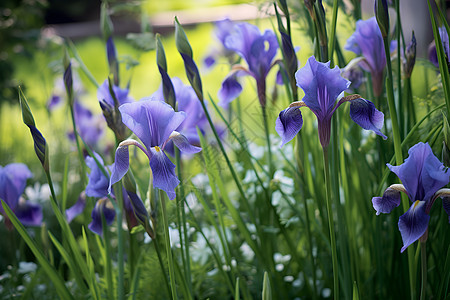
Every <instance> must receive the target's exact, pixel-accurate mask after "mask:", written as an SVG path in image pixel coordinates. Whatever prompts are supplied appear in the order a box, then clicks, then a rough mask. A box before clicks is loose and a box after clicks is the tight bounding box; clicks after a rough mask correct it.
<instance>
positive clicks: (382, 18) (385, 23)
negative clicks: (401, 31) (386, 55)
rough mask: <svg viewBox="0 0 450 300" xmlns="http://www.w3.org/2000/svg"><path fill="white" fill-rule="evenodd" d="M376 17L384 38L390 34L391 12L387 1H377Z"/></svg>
mask: <svg viewBox="0 0 450 300" xmlns="http://www.w3.org/2000/svg"><path fill="white" fill-rule="evenodd" d="M375 16H376V18H377V22H378V27H379V28H380V31H381V35H382V36H383V38H385V37H387V36H388V34H389V12H388V5H387V0H375Z"/></svg>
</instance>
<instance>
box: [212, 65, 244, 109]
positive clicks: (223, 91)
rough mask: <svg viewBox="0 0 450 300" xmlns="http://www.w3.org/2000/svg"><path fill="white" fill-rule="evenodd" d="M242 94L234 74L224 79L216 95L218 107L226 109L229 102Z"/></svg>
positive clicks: (240, 86)
mask: <svg viewBox="0 0 450 300" xmlns="http://www.w3.org/2000/svg"><path fill="white" fill-rule="evenodd" d="M241 92H242V85H241V84H240V83H239V81H238V80H237V76H236V74H235V73H233V74H232V75H230V76H228V77H227V78H225V80H224V81H223V82H222V85H221V87H220V89H219V92H218V93H217V97H218V98H219V105H220V106H222V107H224V108H228V105H229V104H230V102H231V101H233V100H234V99H236V98H237V97H238V96H239V95H240V94H241Z"/></svg>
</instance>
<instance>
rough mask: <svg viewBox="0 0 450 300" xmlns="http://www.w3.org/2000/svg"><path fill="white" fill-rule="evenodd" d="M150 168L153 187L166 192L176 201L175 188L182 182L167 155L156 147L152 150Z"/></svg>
mask: <svg viewBox="0 0 450 300" xmlns="http://www.w3.org/2000/svg"><path fill="white" fill-rule="evenodd" d="M151 151H152V158H151V159H150V168H151V169H152V172H153V186H154V187H156V188H158V189H161V190H163V191H165V192H166V194H167V196H168V197H169V199H170V200H173V199H175V196H176V194H175V188H176V187H177V186H178V184H179V183H180V181H179V180H178V177H177V175H176V174H175V165H174V164H173V163H172V162H171V161H170V159H169V158H168V157H167V156H166V154H165V153H164V152H163V151H162V150H161V149H159V147H155V148H152V149H151Z"/></svg>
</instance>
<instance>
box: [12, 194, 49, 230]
mask: <svg viewBox="0 0 450 300" xmlns="http://www.w3.org/2000/svg"><path fill="white" fill-rule="evenodd" d="M22 200H23V199H22ZM14 213H15V214H16V216H17V218H18V219H19V221H20V222H21V223H22V224H23V225H25V226H40V225H41V224H42V207H41V206H40V205H39V204H36V203H32V202H30V201H25V200H23V201H19V203H18V205H17V206H16V208H15V210H14Z"/></svg>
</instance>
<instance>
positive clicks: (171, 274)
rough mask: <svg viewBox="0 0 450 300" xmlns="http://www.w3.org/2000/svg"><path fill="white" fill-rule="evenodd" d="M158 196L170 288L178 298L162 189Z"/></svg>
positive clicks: (173, 296)
mask: <svg viewBox="0 0 450 300" xmlns="http://www.w3.org/2000/svg"><path fill="white" fill-rule="evenodd" d="M159 198H160V200H161V208H162V219H163V224H164V238H165V241H166V251H167V259H168V261H169V277H170V288H171V291H172V299H178V295H177V289H176V282H175V269H174V265H173V257H172V251H171V248H170V237H169V222H168V220H167V210H166V200H165V195H164V193H163V192H162V191H160V193H159Z"/></svg>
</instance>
